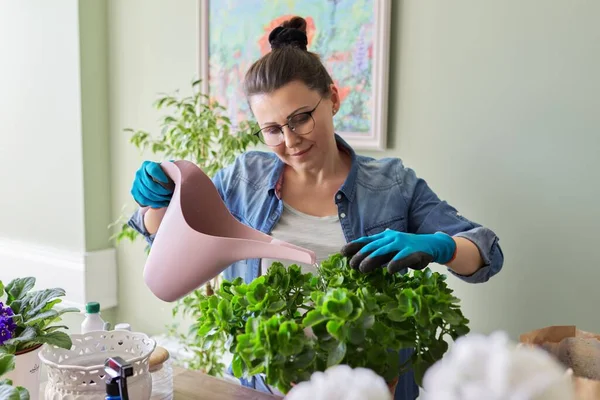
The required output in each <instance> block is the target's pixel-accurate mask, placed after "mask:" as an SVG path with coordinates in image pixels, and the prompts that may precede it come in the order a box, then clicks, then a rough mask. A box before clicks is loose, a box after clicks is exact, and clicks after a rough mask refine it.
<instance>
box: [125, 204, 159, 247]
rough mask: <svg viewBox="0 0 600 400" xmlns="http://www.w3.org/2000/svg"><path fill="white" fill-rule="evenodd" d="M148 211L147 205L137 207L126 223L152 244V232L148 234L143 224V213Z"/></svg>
mask: <svg viewBox="0 0 600 400" xmlns="http://www.w3.org/2000/svg"><path fill="white" fill-rule="evenodd" d="M146 211H148V207H140V208H138V209H137V210H136V211H135V212H134V213H133V214H132V215H131V217H130V218H129V220H128V221H127V225H129V226H130V227H131V228H132V229H133V230H135V231H136V232H138V233H139V234H140V235H142V236H143V237H144V238H145V239H146V242H147V243H148V245H150V246H152V242H153V241H154V236H155V235H154V234H150V233H149V232H148V231H147V230H146V225H144V214H146Z"/></svg>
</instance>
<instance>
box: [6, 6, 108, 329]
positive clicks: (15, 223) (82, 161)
mask: <svg viewBox="0 0 600 400" xmlns="http://www.w3.org/2000/svg"><path fill="white" fill-rule="evenodd" d="M105 5H106V3H105V2H102V1H99V2H81V5H80V3H79V2H78V1H77V0H57V1H53V2H51V4H50V3H49V2H47V1H42V0H29V1H22V2H2V3H1V4H0V54H2V62H1V63H0V110H1V111H0V127H1V129H0V160H2V168H0V181H1V182H3V188H4V189H5V190H4V191H3V192H2V193H3V196H0V221H1V223H0V279H2V280H3V281H4V282H5V283H6V282H7V281H8V280H10V279H12V278H14V277H16V276H27V275H28V276H35V277H36V280H37V282H36V289H42V288H46V287H50V286H52V287H56V286H58V287H61V288H64V289H65V290H66V292H67V296H66V297H65V302H64V303H63V304H68V305H74V306H77V307H80V309H83V305H84V304H85V302H87V301H92V300H95V301H100V302H101V305H102V307H103V309H104V311H103V312H104V313H105V315H107V316H108V317H110V316H114V315H115V313H114V310H107V309H110V308H111V307H114V306H115V305H116V303H117V298H116V286H117V282H116V257H115V250H114V248H111V244H110V240H109V236H110V233H109V232H108V230H107V226H108V224H109V223H110V221H111V219H110V218H111V210H110V181H109V154H108V143H109V138H108V131H107V125H108V112H107V95H106V87H107V77H106V71H107V68H106V66H107V64H106V12H105V10H106V7H105ZM81 318H82V316H81V315H80V314H75V315H69V316H68V317H67V321H66V322H67V324H68V325H69V326H70V327H71V328H72V329H73V330H72V332H78V331H79V328H78V325H79V323H80V322H81Z"/></svg>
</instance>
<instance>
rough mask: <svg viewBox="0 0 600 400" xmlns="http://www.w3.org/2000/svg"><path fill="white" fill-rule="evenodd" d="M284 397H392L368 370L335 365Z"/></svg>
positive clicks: (300, 399)
mask: <svg viewBox="0 0 600 400" xmlns="http://www.w3.org/2000/svg"><path fill="white" fill-rule="evenodd" d="M285 398H286V399H287V400H307V399H309V400H342V399H343V400H392V394H391V393H390V389H389V388H388V386H387V385H386V383H385V380H384V379H383V378H382V377H380V376H379V375H377V374H376V373H375V372H373V371H372V370H370V369H366V368H354V369H352V368H350V367H349V366H347V365H335V366H333V367H331V368H328V369H327V370H326V371H325V372H315V373H313V374H312V375H311V377H310V380H309V381H306V382H300V383H299V384H297V385H296V386H294V387H293V388H292V390H290V391H289V392H288V394H287V396H286V397H285Z"/></svg>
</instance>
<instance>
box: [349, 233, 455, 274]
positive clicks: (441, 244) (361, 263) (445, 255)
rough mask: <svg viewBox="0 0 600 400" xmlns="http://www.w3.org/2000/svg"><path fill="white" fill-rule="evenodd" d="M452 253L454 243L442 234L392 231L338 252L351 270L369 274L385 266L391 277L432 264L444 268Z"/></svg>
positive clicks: (452, 255) (366, 238)
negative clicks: (391, 274)
mask: <svg viewBox="0 0 600 400" xmlns="http://www.w3.org/2000/svg"><path fill="white" fill-rule="evenodd" d="M455 252H456V242H454V239H452V237H450V236H448V235H446V234H445V233H441V232H437V233H433V234H423V235H417V234H413V233H405V232H398V231H394V230H391V229H387V230H385V231H384V232H381V233H378V234H376V235H373V236H364V237H361V238H359V239H356V240H354V241H352V242H350V243H348V244H346V245H345V246H344V247H343V248H342V250H341V253H342V255H343V256H345V257H348V258H350V266H351V267H352V268H354V269H359V270H360V271H361V272H370V271H373V270H374V269H375V268H379V267H382V266H384V265H385V264H387V269H388V271H389V272H390V273H396V272H398V271H401V270H403V269H405V268H411V269H423V268H425V267H426V266H427V265H428V264H429V263H431V262H435V263H439V264H447V263H449V262H450V261H452V260H453V259H454V256H455Z"/></svg>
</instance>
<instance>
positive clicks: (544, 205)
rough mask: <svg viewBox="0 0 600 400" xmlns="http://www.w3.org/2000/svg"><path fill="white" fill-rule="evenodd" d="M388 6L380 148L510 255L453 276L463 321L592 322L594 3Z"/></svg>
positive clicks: (597, 59)
mask: <svg viewBox="0 0 600 400" xmlns="http://www.w3.org/2000/svg"><path fill="white" fill-rule="evenodd" d="M395 4H400V5H401V7H396V9H395V11H394V18H393V20H395V21H398V24H397V25H396V26H395V29H394V30H395V32H394V33H393V35H392V36H393V38H394V41H393V44H392V55H393V57H392V60H393V61H392V84H391V88H392V94H391V110H395V113H392V115H391V118H390V120H391V121H390V122H391V124H390V134H392V135H393V145H394V150H392V151H390V152H388V154H389V155H397V156H400V157H402V158H403V159H404V160H405V162H406V163H407V164H408V165H410V166H411V167H413V168H414V169H415V170H416V171H417V173H418V174H419V175H421V176H422V177H424V178H426V179H427V180H428V182H429V184H430V185H431V186H432V187H433V188H434V189H435V190H436V191H437V192H438V193H439V195H440V196H441V197H443V198H445V199H446V200H448V201H449V202H450V203H451V204H454V205H455V206H456V207H458V208H459V210H460V211H462V213H463V214H464V215H466V216H469V217H471V218H473V219H475V220H477V221H479V222H481V223H483V224H486V225H488V226H490V227H492V228H493V229H495V230H496V232H497V233H498V235H499V236H500V238H501V244H502V246H503V249H504V253H505V267H504V270H503V271H502V272H501V273H500V275H498V276H497V277H496V278H495V279H493V280H492V281H490V282H489V283H488V284H486V285H476V286H473V285H466V284H463V283H461V282H459V281H458V280H456V279H451V280H450V282H451V284H452V285H453V287H455V288H456V291H457V293H458V295H459V296H460V297H461V298H462V299H463V302H464V310H465V313H466V314H467V315H468V316H469V317H470V318H471V319H472V327H473V328H474V329H475V330H480V331H484V332H489V331H491V330H493V329H506V330H508V331H509V332H510V333H511V334H512V335H513V337H516V335H517V334H518V333H519V332H522V331H524V330H529V329H533V328H536V327H541V326H546V325H552V324H576V325H578V326H581V327H582V328H585V329H589V330H595V331H600V322H599V321H598V320H597V319H596V318H591V317H590V316H591V315H594V310H595V303H596V301H595V300H596V295H595V291H596V289H595V287H596V284H595V282H596V281H597V280H598V278H600V272H598V268H597V265H596V263H595V262H594V259H595V257H594V251H593V250H592V249H593V248H594V247H595V230H596V227H597V226H598V225H599V224H600V213H598V212H597V207H596V204H595V203H596V201H597V200H596V199H597V198H598V197H600V187H599V186H598V185H597V184H596V182H598V181H599V180H600V164H599V161H598V160H597V157H596V155H597V154H598V148H600V135H598V133H599V132H600V114H599V113H598V110H600V98H599V97H598V93H599V91H600V76H599V75H598V73H597V71H599V70H600V25H599V24H598V23H597V21H598V16H600V3H598V2H595V1H577V2H570V1H553V2H546V1H517V0H510V1H502V2H494V1H467V0H459V1H453V2H443V1H436V2H433V1H429V2H400V3H396V2H395Z"/></svg>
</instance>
